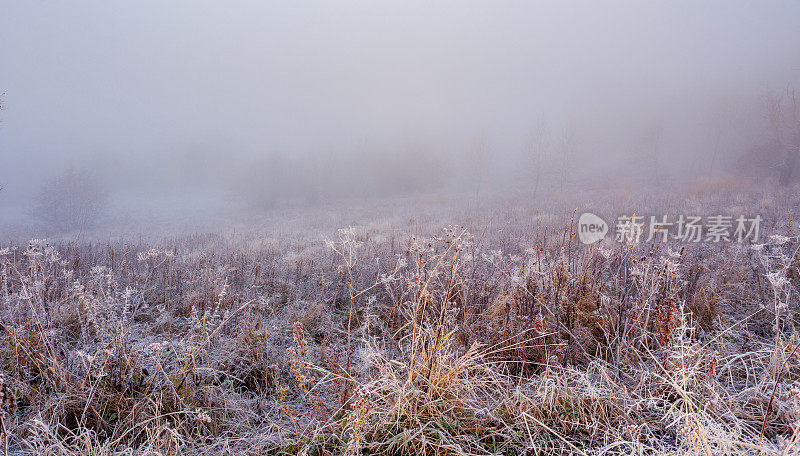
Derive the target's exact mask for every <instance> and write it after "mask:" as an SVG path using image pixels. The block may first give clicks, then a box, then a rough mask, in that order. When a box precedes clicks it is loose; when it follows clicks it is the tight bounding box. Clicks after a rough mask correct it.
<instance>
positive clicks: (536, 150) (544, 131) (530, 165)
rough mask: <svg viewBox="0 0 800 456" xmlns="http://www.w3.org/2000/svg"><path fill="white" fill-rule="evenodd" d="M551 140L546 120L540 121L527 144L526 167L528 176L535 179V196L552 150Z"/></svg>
mask: <svg viewBox="0 0 800 456" xmlns="http://www.w3.org/2000/svg"><path fill="white" fill-rule="evenodd" d="M550 141H551V138H550V131H549V129H548V127H547V124H546V123H545V122H544V121H539V123H538V124H537V125H536V128H535V130H534V132H533V134H531V136H530V137H529V139H528V142H527V144H526V146H525V158H526V160H527V166H526V167H525V169H526V171H527V173H526V174H528V176H526V177H529V178H530V179H531V180H532V181H533V197H534V198H535V197H536V194H537V193H538V191H539V185H540V184H541V180H542V173H543V172H544V168H545V164H546V158H547V154H548V152H549V150H550Z"/></svg>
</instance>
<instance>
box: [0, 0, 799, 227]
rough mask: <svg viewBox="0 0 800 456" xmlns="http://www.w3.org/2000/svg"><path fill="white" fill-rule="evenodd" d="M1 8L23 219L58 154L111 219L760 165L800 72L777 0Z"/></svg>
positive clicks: (795, 8)
mask: <svg viewBox="0 0 800 456" xmlns="http://www.w3.org/2000/svg"><path fill="white" fill-rule="evenodd" d="M3 9H4V11H3V14H2V15H0V84H2V85H1V86H0V91H1V92H4V96H3V106H4V108H5V109H4V110H3V111H2V113H0V116H2V117H0V119H2V120H1V121H2V124H0V151H1V152H0V182H2V183H3V184H4V186H5V188H4V190H3V194H2V198H0V205H1V206H0V207H2V212H3V214H4V216H3V218H4V220H3V221H4V225H5V226H7V227H13V228H14V229H21V227H24V229H23V232H27V233H30V229H29V228H31V227H35V226H36V224H37V223H39V222H40V221H41V220H37V217H36V213H35V212H36V211H35V210H31V206H32V205H33V203H32V201H34V200H35V199H36V195H37V194H38V193H40V191H41V187H42V185H43V184H44V182H46V181H47V180H48V179H51V178H53V177H54V176H56V175H58V174H59V173H62V172H64V170H67V169H73V170H76V171H77V172H81V173H86V174H90V175H92V176H94V178H95V179H97V180H98V181H99V182H98V184H99V186H100V188H102V191H103V192H106V193H107V199H108V205H109V211H108V214H107V215H108V217H107V218H106V220H105V221H106V222H109V223H111V222H115V221H116V223H117V224H120V223H122V224H123V225H124V224H125V223H126V222H125V220H128V221H129V220H130V218H134V219H139V218H141V217H142V216H147V215H153V214H165V215H166V216H171V217H175V218H179V217H183V216H187V217H188V216H198V215H201V216H202V217H208V216H209V215H211V214H215V215H221V214H223V213H224V214H228V213H229V211H231V210H240V211H243V212H244V213H258V211H260V210H263V209H264V208H265V207H274V206H276V205H278V206H280V205H290V206H292V207H298V206H315V205H319V204H325V203H330V202H333V201H343V200H344V201H351V202H355V203H363V202H364V200H365V199H373V198H385V197H397V196H403V197H406V196H409V195H416V196H419V195H435V196H437V197H453V196H460V195H471V196H472V197H473V198H474V197H476V194H477V197H481V196H483V195H487V194H491V193H498V192H524V191H530V190H531V189H532V188H534V187H535V188H536V190H537V192H538V195H537V197H538V196H541V195H542V194H543V193H542V192H545V193H548V194H549V193H550V192H552V191H553V189H554V188H555V187H557V189H558V190H560V191H561V192H566V191H568V190H565V188H566V189H569V191H572V190H571V189H573V188H581V186H584V187H585V186H586V185H585V182H587V181H589V182H592V181H604V182H605V183H606V184H609V183H611V182H612V181H614V182H620V183H623V184H624V185H637V183H638V182H639V181H641V180H644V181H648V182H650V181H652V178H653V177H654V176H656V177H657V178H658V179H668V178H669V179H674V178H681V179H695V178H697V177H700V176H707V175H718V174H721V173H741V172H742V171H747V172H750V174H753V171H756V173H755V174H758V173H760V174H762V175H763V174H769V173H770V170H769V167H770V166H773V167H778V166H780V164H781V163H782V161H783V160H785V157H783V156H781V153H780V151H773V153H771V155H769V156H768V157H767V156H765V158H763V159H761V158H759V157H751V158H753V159H751V160H750V163H744V164H742V157H743V156H745V157H746V156H747V154H748V153H750V154H751V155H752V154H753V150H754V148H756V147H758V146H763V145H764V144H769V143H770V141H772V140H773V138H772V136H773V135H774V133H773V129H772V128H771V126H770V121H769V118H768V109H767V104H768V100H769V99H770V97H773V98H774V97H781V96H785V95H786V94H787V93H788V92H787V90H796V88H797V87H798V81H800V62H798V58H797V56H798V55H800V28H798V27H796V18H797V17H798V15H799V14H800V5H798V4H797V3H796V2H790V1H785V2H759V3H758V4H754V3H752V2H723V1H718V2H713V1H709V2H647V3H643V2H614V3H608V4H598V3H596V2H501V3H498V4H494V3H491V4H490V3H487V2H441V3H438V4H437V5H428V4H426V3H424V2H393V3H385V2H304V3H303V4H298V3H295V2H231V3H228V2H225V3H212V2H203V3H196V2H181V1H177V2H169V3H168V4H163V3H162V2H135V3H125V2H79V3H71V4H67V3H59V2H49V1H42V2H15V3H11V4H7V5H5V7H4V8H3ZM756 154H757V153H756ZM744 161H745V162H747V160H746V159H745V160H744ZM737 163H738V168H737V167H736V166H737ZM752 168H759V169H757V170H754V169H752ZM631 181H633V182H631ZM250 211H252V212H250Z"/></svg>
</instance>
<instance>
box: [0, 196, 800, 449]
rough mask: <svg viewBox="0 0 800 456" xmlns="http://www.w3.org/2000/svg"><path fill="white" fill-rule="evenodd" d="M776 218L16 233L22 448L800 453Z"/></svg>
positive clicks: (4, 360) (1, 313) (5, 314)
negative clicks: (584, 226)
mask: <svg viewBox="0 0 800 456" xmlns="http://www.w3.org/2000/svg"><path fill="white" fill-rule="evenodd" d="M754 200H756V201H755V202H754V201H753V200H751V201H750V202H749V203H748V204H750V206H749V207H752V208H753V210H760V208H759V207H758V204H763V203H758V197H757V196H756V197H754ZM696 202H697V201H694V202H693V203H692V204H694V203H696ZM739 203H741V201H739V202H738V203H737V204H739ZM770 204H772V203H770ZM776 206H778V207H779V208H780V206H781V203H778V204H776ZM784 209H785V206H784ZM774 213H778V212H774ZM779 217H781V216H780V215H777V216H775V217H773V218H779ZM518 229H519V231H523V230H524V228H522V227H518ZM766 229H768V230H769V232H770V233H773V234H778V233H780V234H782V235H784V236H785V237H771V238H770V239H769V240H768V241H767V242H766V244H765V245H764V246H761V247H757V248H756V249H753V248H751V247H750V246H746V245H738V244H735V243H734V244H719V245H690V246H680V245H674V244H657V245H651V244H641V245H639V246H636V247H630V246H625V245H619V244H605V245H602V246H600V247H597V246H593V247H585V246H582V245H580V244H579V243H578V242H577V239H574V236H572V232H571V229H570V227H569V226H567V227H566V228H565V229H553V228H552V227H550V228H549V230H548V229H544V228H542V227H539V228H534V229H533V230H530V231H531V233H532V235H531V236H530V238H528V239H527V240H525V241H520V242H518V243H516V244H514V239H513V237H512V238H509V237H507V236H506V234H507V233H509V232H513V230H511V229H510V228H507V229H505V231H504V233H505V234H503V235H497V236H496V235H493V234H482V235H481V236H477V237H473V236H472V235H470V234H469V232H468V231H467V229H465V228H463V227H459V226H449V227H447V228H445V229H444V230H442V231H440V232H439V233H436V234H435V235H433V236H431V237H428V238H420V237H416V236H414V237H411V236H409V237H408V238H406V240H407V242H405V241H404V240H402V239H398V238H397V236H396V233H391V235H387V234H386V232H384V231H382V230H385V228H379V229H376V230H368V229H347V230H342V231H340V232H339V235H338V236H337V237H336V238H335V240H333V241H330V242H328V243H327V246H320V248H319V249H316V248H314V249H310V248H307V246H303V247H302V249H300V250H297V249H290V250H291V251H289V252H288V253H287V252H286V251H283V250H282V249H283V247H281V246H280V245H278V246H275V245H273V244H267V243H263V242H261V243H259V242H253V241H252V240H245V241H242V240H239V241H238V242H236V243H227V242H226V244H227V245H226V247H225V248H222V247H221V246H220V243H219V242H218V240H217V239H216V238H207V239H204V238H200V237H185V238H182V239H176V240H173V241H171V242H170V243H169V244H167V245H166V247H165V246H164V245H162V246H160V247H159V246H156V245H136V246H134V245H126V244H122V243H119V244H109V245H96V244H95V245H90V244H80V245H78V244H74V243H59V244H56V245H50V244H48V243H47V242H44V241H32V242H31V243H30V244H29V245H27V246H17V247H15V246H13V245H9V246H8V248H6V249H4V250H2V252H0V253H1V255H0V299H1V300H2V301H1V303H0V305H1V306H2V307H0V318H1V320H0V325H2V326H0V332H1V333H2V337H1V338H0V372H1V373H2V377H0V399H2V432H3V436H4V449H5V451H6V452H7V453H9V454H10V453H20V454H53V455H56V454H57V455H74V454H96V455H100V454H103V455H105V454H109V455H110V454H164V455H177V454H309V455H311V454H318V455H324V454H348V455H354V454H391V455H395V454H454V455H456V454H458V455H460V454H475V455H489V454H516V455H523V454H524V455H535V454H663V455H668V454H698V455H709V454H742V455H745V454H747V455H750V454H771V455H780V454H787V455H788V454H797V452H798V451H800V441H798V440H799V439H800V360H798V352H797V350H796V349H797V347H798V346H799V345H800V333H798V331H797V327H796V325H797V324H798V318H797V315H798V305H799V304H800V303H799V302H798V289H797V288H796V286H797V285H796V277H797V264H798V258H797V250H798V246H800V241H798V239H797V237H796V236H795V235H794V233H792V232H788V231H786V230H785V229H783V228H782V226H781V224H780V222H777V221H775V222H773V223H772V225H771V226H767V227H766ZM500 246H505V247H504V248H505V249H506V252H501V251H498V250H497V248H498V247H500ZM509 246H511V247H509ZM509 249H510V250H511V251H508V250H509ZM297 252H302V253H297Z"/></svg>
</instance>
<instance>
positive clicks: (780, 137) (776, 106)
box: [765, 88, 800, 185]
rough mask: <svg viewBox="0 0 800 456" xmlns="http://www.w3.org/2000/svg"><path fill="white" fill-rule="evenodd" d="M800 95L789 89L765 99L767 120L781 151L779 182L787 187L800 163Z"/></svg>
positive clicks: (769, 95)
mask: <svg viewBox="0 0 800 456" xmlns="http://www.w3.org/2000/svg"><path fill="white" fill-rule="evenodd" d="M798 97H800V94H798V92H797V91H796V90H794V89H791V88H787V90H786V92H785V93H772V94H768V95H767V96H766V97H765V105H766V111H767V119H768V120H769V123H770V126H771V127H772V134H773V135H774V141H775V143H776V144H777V145H778V147H780V149H781V151H780V152H781V155H782V156H783V157H782V162H781V163H780V164H779V166H780V170H779V182H780V183H781V184H782V185H787V184H788V183H789V182H791V181H792V179H794V177H795V168H796V167H797V163H798V161H800V157H798V155H800V104H798Z"/></svg>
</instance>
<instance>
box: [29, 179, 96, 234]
mask: <svg viewBox="0 0 800 456" xmlns="http://www.w3.org/2000/svg"><path fill="white" fill-rule="evenodd" d="M33 207H34V214H33V215H34V216H35V217H36V218H38V219H39V220H41V221H42V222H43V223H45V224H47V225H48V226H49V227H50V228H53V229H55V230H62V231H64V230H73V229H82V228H90V227H92V226H96V225H97V224H99V223H100V222H101V221H102V219H103V218H104V217H105V216H106V214H107V212H108V195H107V193H106V190H105V188H104V187H103V186H102V185H101V184H100V183H99V182H98V181H97V180H96V179H95V178H94V177H93V176H92V175H91V174H89V173H87V172H81V171H75V170H74V169H71V168H70V169H68V170H66V171H64V172H62V173H60V174H58V175H56V176H54V177H52V178H50V179H48V180H46V181H45V182H44V183H43V184H42V187H41V189H40V190H39V194H38V196H37V197H36V201H35V204H34V206H33Z"/></svg>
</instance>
